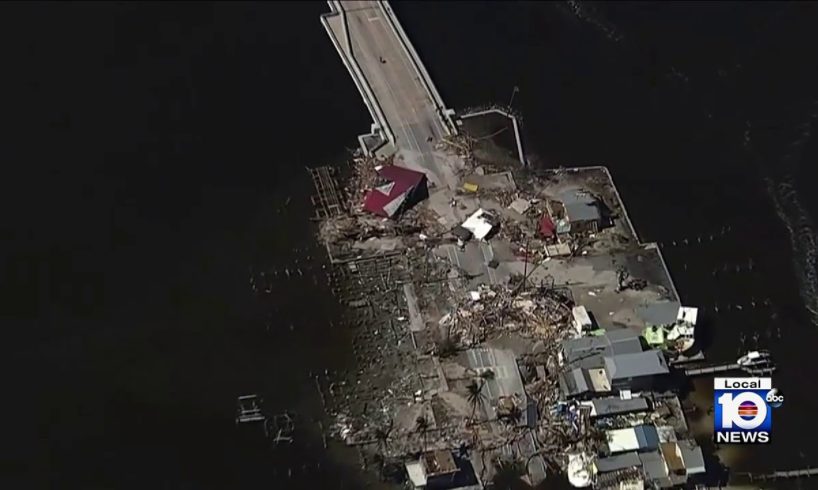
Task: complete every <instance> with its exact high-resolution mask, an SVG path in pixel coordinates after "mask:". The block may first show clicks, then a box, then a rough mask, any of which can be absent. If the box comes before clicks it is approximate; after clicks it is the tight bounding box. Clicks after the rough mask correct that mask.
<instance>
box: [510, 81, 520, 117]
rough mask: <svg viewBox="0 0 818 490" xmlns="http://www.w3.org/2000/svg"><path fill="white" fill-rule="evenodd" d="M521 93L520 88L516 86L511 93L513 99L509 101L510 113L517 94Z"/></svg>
mask: <svg viewBox="0 0 818 490" xmlns="http://www.w3.org/2000/svg"><path fill="white" fill-rule="evenodd" d="M519 91H520V87H518V86H516V85H515V86H514V89H513V90H512V91H511V98H510V99H508V111H509V112H511V104H512V103H513V102H514V96H515V95H517V92H519Z"/></svg>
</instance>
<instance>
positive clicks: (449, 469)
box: [405, 451, 483, 490]
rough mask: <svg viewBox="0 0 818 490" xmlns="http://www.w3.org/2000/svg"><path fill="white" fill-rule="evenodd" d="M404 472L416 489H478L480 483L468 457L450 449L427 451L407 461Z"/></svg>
mask: <svg viewBox="0 0 818 490" xmlns="http://www.w3.org/2000/svg"><path fill="white" fill-rule="evenodd" d="M405 466H406V474H407V475H408V477H409V482H410V483H411V484H412V488H414V489H416V490H478V489H480V488H483V486H482V485H480V483H479V480H478V478H477V475H475V473H474V468H473V466H472V464H471V462H470V461H469V459H468V458H466V457H464V456H463V455H461V454H457V453H455V452H452V451H429V452H426V453H423V454H421V455H420V458H418V459H416V460H410V461H407V462H406V464H405Z"/></svg>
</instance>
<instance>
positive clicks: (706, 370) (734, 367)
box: [684, 363, 741, 376]
mask: <svg viewBox="0 0 818 490" xmlns="http://www.w3.org/2000/svg"><path fill="white" fill-rule="evenodd" d="M739 370H741V366H739V365H738V364H735V363H734V364H719V365H715V366H705V367H700V368H691V369H685V371H684V372H685V375H687V376H707V375H708V374H716V373H725V372H728V371H739Z"/></svg>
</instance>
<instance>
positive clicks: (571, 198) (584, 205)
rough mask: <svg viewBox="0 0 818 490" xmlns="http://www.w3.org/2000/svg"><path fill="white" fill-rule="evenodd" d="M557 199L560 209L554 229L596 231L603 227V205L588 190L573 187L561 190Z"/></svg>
mask: <svg viewBox="0 0 818 490" xmlns="http://www.w3.org/2000/svg"><path fill="white" fill-rule="evenodd" d="M557 199H558V201H559V206H557V207H558V209H559V208H561V209H559V211H558V212H556V213H554V214H555V216H556V217H557V219H556V222H555V223H554V231H556V233H557V234H565V233H596V232H598V231H599V230H600V229H601V228H602V227H603V215H602V206H601V205H600V202H599V201H598V200H597V198H596V197H594V196H593V195H592V194H591V193H589V192H588V191H586V190H583V189H578V188H571V189H567V190H565V191H563V192H561V193H560V194H559V195H558V196H557Z"/></svg>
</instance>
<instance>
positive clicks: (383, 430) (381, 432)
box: [374, 420, 393, 455]
mask: <svg viewBox="0 0 818 490" xmlns="http://www.w3.org/2000/svg"><path fill="white" fill-rule="evenodd" d="M392 426H393V422H392V421H391V420H390V421H389V424H388V425H387V426H386V427H378V428H377V429H375V433H374V436H375V441H376V442H377V443H378V450H379V451H380V452H381V454H383V455H385V454H386V450H387V449H388V446H389V435H390V434H391V433H392Z"/></svg>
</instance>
